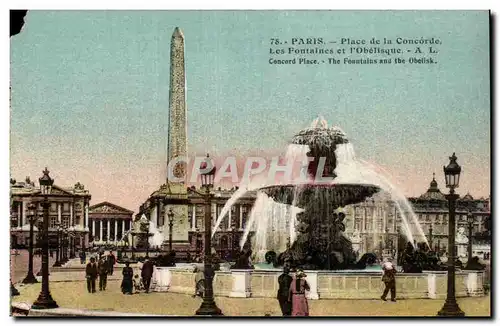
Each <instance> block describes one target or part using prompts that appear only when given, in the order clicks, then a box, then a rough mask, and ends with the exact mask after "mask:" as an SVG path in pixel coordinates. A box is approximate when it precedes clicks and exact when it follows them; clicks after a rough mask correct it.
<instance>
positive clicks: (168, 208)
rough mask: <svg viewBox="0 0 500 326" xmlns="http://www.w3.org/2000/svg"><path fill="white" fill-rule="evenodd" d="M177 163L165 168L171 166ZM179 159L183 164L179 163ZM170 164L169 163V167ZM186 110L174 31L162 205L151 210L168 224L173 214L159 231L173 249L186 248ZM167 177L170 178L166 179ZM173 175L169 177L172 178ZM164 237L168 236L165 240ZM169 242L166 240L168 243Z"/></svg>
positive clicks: (179, 43)
mask: <svg viewBox="0 0 500 326" xmlns="http://www.w3.org/2000/svg"><path fill="white" fill-rule="evenodd" d="M176 158H178V159H179V162H178V163H177V164H175V165H174V166H173V167H171V166H170V167H169V165H172V164H173V162H174V161H175V160H176ZM181 159H183V160H181ZM171 162H172V163H171ZM186 163H187V106H186V69H185V63H184V35H183V34H182V31H181V30H180V28H179V27H176V28H175V30H174V33H173V34H172V40H171V42H170V98H169V118H168V153H167V167H168V169H169V170H170V171H167V180H166V181H167V182H166V184H165V185H164V186H162V187H161V188H160V190H159V191H158V193H157V195H158V196H159V197H160V198H161V197H163V205H162V204H161V203H160V202H159V203H157V207H156V208H155V213H156V217H155V218H156V219H157V220H160V215H163V218H162V219H163V221H168V219H169V217H168V214H170V212H172V213H173V218H174V223H173V224H174V225H175V227H174V228H173V229H172V230H170V229H169V227H170V226H169V224H168V223H164V225H163V226H162V227H161V231H162V232H163V234H164V235H165V236H164V241H163V243H165V240H166V239H169V238H170V236H169V235H168V234H169V233H170V232H172V240H173V246H174V249H175V250H177V249H179V248H180V247H182V246H189V241H188V240H189V232H188V231H189V226H190V223H189V220H188V205H187V204H186V203H184V202H179V199H182V200H184V201H187V197H188V194H187V188H186V184H187V164H186ZM169 175H170V176H171V177H170V178H169ZM172 175H173V177H172ZM167 235H168V236H167ZM169 241H170V239H169Z"/></svg>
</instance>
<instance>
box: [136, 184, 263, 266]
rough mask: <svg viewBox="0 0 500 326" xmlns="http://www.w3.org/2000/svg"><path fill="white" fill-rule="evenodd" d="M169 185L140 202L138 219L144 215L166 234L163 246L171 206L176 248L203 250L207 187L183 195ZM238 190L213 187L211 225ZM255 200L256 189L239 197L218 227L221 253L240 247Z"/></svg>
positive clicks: (216, 244)
mask: <svg viewBox="0 0 500 326" xmlns="http://www.w3.org/2000/svg"><path fill="white" fill-rule="evenodd" d="M170 187H172V185H170V186H169V185H167V184H165V185H163V186H162V187H160V189H158V190H157V191H155V192H154V193H152V194H151V196H150V197H149V198H148V200H146V202H145V203H144V204H142V205H141V207H140V209H139V214H137V216H136V218H139V217H140V216H142V214H144V215H145V216H146V217H147V218H148V219H149V220H151V221H152V222H153V223H154V224H155V226H156V227H157V228H158V230H159V231H160V232H161V233H162V234H163V238H164V242H163V247H164V248H166V246H167V245H168V242H169V237H170V230H169V228H170V225H169V216H168V214H169V212H170V209H172V213H173V219H172V236H173V238H172V244H173V248H174V250H176V251H180V252H182V251H185V252H187V251H188V252H190V253H191V254H196V253H199V252H202V251H203V248H204V239H205V237H204V234H205V227H204V219H205V200H204V197H203V196H201V194H200V192H201V193H203V191H204V190H203V189H197V188H196V187H194V186H191V187H185V188H184V189H185V194H184V195H180V194H179V193H180V192H181V191H179V189H175V190H174V191H170V190H171V189H170ZM236 190H237V188H232V189H222V188H220V187H219V188H216V189H214V190H212V194H213V198H212V201H211V206H210V207H211V211H210V216H211V218H212V226H215V223H216V219H217V217H218V216H219V214H220V213H221V211H222V209H223V207H224V205H225V204H226V202H227V201H228V200H229V198H231V196H232V195H233V194H234V192H235V191H236ZM254 201H255V193H253V192H250V193H248V194H247V195H246V196H244V197H242V198H240V199H239V200H238V202H236V203H235V205H233V207H232V209H231V211H230V212H229V213H228V217H227V218H225V219H224V220H223V222H222V224H221V225H220V226H219V228H218V229H217V232H216V233H215V236H214V239H213V240H212V245H213V246H214V248H215V249H216V251H217V252H218V253H219V255H221V256H223V257H224V256H225V255H227V254H228V253H230V252H231V251H233V250H237V248H239V243H240V239H241V237H242V236H243V231H244V229H245V226H246V224H247V221H248V217H249V215H250V210H251V208H252V205H253V202H254ZM179 207H183V208H185V210H183V211H184V213H185V215H182V212H183V211H181V210H179V209H178V208H179ZM252 235H253V233H251V234H250V236H249V237H248V241H249V240H250V238H251V236H252Z"/></svg>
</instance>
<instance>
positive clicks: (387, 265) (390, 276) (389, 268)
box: [380, 258, 396, 302]
mask: <svg viewBox="0 0 500 326" xmlns="http://www.w3.org/2000/svg"><path fill="white" fill-rule="evenodd" d="M382 270H383V271H384V275H383V276H382V282H384V283H385V289H384V293H382V296H381V297H380V299H382V300H384V301H387V299H386V296H387V294H388V293H389V291H391V301H393V302H396V268H395V267H394V265H393V264H392V262H391V259H390V258H386V259H384V263H383V264H382Z"/></svg>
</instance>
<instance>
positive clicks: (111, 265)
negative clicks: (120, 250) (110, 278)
mask: <svg viewBox="0 0 500 326" xmlns="http://www.w3.org/2000/svg"><path fill="white" fill-rule="evenodd" d="M115 264H116V257H115V255H113V252H112V251H110V252H109V255H108V266H109V275H113V268H114V267H115Z"/></svg>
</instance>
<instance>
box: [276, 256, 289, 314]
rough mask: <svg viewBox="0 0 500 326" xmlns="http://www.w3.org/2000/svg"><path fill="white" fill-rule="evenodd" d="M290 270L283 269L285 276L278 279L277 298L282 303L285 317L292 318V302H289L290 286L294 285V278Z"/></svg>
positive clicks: (282, 275)
mask: <svg viewBox="0 0 500 326" xmlns="http://www.w3.org/2000/svg"><path fill="white" fill-rule="evenodd" d="M289 273H290V268H289V267H288V266H285V267H284V268H283V274H281V275H280V276H279V277H278V284H279V288H278V294H277V296H276V298H277V299H278V302H279V303H280V308H281V312H282V313H283V316H290V315H291V314H292V302H291V301H290V300H289V292H290V284H292V280H293V278H292V277H291V276H290V275H289Z"/></svg>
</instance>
